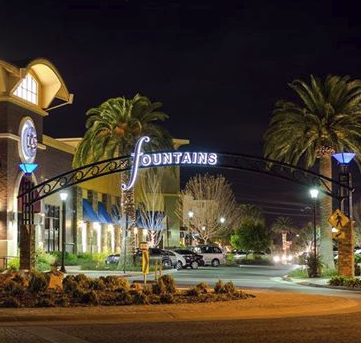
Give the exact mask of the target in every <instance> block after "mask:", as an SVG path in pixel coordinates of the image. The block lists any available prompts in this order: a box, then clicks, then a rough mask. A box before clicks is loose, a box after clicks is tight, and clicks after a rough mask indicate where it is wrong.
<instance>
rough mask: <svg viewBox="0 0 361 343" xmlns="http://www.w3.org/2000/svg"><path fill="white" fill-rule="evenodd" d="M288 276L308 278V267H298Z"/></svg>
mask: <svg viewBox="0 0 361 343" xmlns="http://www.w3.org/2000/svg"><path fill="white" fill-rule="evenodd" d="M288 276H289V277H295V278H308V272H307V269H306V268H297V269H294V270H292V271H291V272H289V273H288Z"/></svg>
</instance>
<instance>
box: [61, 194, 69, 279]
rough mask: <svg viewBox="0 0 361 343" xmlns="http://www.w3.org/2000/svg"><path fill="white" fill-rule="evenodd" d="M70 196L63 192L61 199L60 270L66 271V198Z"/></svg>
mask: <svg viewBox="0 0 361 343" xmlns="http://www.w3.org/2000/svg"><path fill="white" fill-rule="evenodd" d="M67 198H68V193H66V192H61V193H60V199H61V203H62V208H61V209H62V213H61V267H60V271H61V272H63V273H66V269H65V265H64V262H65V240H66V237H65V235H66V233H65V225H66V199H67Z"/></svg>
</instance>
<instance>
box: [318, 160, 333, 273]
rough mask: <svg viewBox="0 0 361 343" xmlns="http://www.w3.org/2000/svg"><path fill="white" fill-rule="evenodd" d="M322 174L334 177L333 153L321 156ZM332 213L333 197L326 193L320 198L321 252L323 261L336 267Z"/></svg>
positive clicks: (326, 264)
mask: <svg viewBox="0 0 361 343" xmlns="http://www.w3.org/2000/svg"><path fill="white" fill-rule="evenodd" d="M320 174H321V175H324V176H327V177H329V178H332V155H331V154H325V155H323V156H322V157H321V158H320ZM326 185H327V187H329V188H330V189H331V187H332V184H331V182H327V184H326ZM331 214H332V198H331V197H330V196H326V195H324V196H323V197H322V198H321V199H320V222H321V223H320V224H321V225H320V226H321V231H320V254H321V258H322V263H323V264H324V265H325V266H326V267H327V268H334V267H335V263H334V260H333V246H332V231H331V226H330V224H329V222H328V218H329V217H330V216H331Z"/></svg>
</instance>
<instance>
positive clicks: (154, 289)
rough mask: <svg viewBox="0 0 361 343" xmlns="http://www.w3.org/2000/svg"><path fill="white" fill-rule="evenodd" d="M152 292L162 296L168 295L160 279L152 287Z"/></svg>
mask: <svg viewBox="0 0 361 343" xmlns="http://www.w3.org/2000/svg"><path fill="white" fill-rule="evenodd" d="M152 292H153V294H156V295H160V294H164V293H166V286H165V284H164V282H163V279H162V278H160V279H158V280H157V281H156V282H155V283H154V284H153V285H152Z"/></svg>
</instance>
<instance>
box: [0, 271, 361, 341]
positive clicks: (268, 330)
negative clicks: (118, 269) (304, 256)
mask: <svg viewBox="0 0 361 343" xmlns="http://www.w3.org/2000/svg"><path fill="white" fill-rule="evenodd" d="M293 268H294V266H273V267H261V266H253V267H251V266H247V267H246V266H242V267H220V268H212V267H206V268H200V269H199V270H180V271H177V272H174V273H173V277H174V278H175V280H176V282H177V284H178V285H179V286H187V285H192V284H196V283H199V282H201V281H203V282H206V283H208V284H209V285H210V286H212V285H213V284H214V283H215V282H216V281H217V280H218V279H222V281H229V280H230V281H232V282H233V283H234V284H235V285H236V286H238V287H242V288H244V289H262V290H264V291H266V292H270V294H272V293H274V292H277V293H278V292H287V293H289V292H293V293H302V294H306V293H309V294H319V295H320V294H322V295H330V296H331V295H332V296H340V297H346V298H350V299H356V300H361V293H358V292H352V291H345V290H334V289H325V288H314V287H307V286H302V285H296V284H293V283H289V282H286V281H282V279H281V276H283V275H285V274H287V272H288V271H289V270H291V269H293ZM135 278H136V277H135ZM84 310H85V311H86V308H85V309H84ZM360 316H361V308H360V312H356V313H349V314H348V313H344V314H342V315H340V314H337V313H335V314H332V315H319V316H307V317H306V316H300V317H292V318H278V319H275V318H264V319H238V320H222V321H211V320H207V321H206V320H204V319H203V320H202V316H201V315H200V316H199V320H198V319H197V320H194V321H179V320H178V321H174V322H173V321H167V322H161V321H160V322H139V323H116V324H115V323H113V324H101V325H100V324H96V323H95V324H94V323H92V324H84V323H71V322H70V323H69V324H64V323H59V324H58V325H56V323H54V322H52V323H46V322H44V323H37V324H34V325H29V324H25V323H23V324H22V323H14V325H12V324H11V325H7V326H3V327H1V325H0V343H2V342H4V343H5V342H6V343H13V342H14V343H15V342H16V343H22V342H29V343H32V342H36V343H37V342H40V343H43V342H44V343H48V342H52V343H60V342H62V343H87V342H94V343H103V342H104V343H106V342H114V343H115V342H129V341H133V342H137V343H142V342H147V343H148V342H149V343H151V342H158V343H162V342H167V343H172V342H179V343H191V342H202V343H207V342H217V343H218V342H222V343H223V342H225V343H227V342H247V343H252V342H258V343H259V342H317V343H321V342H361V334H360V332H361V321H360V320H359V318H360Z"/></svg>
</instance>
